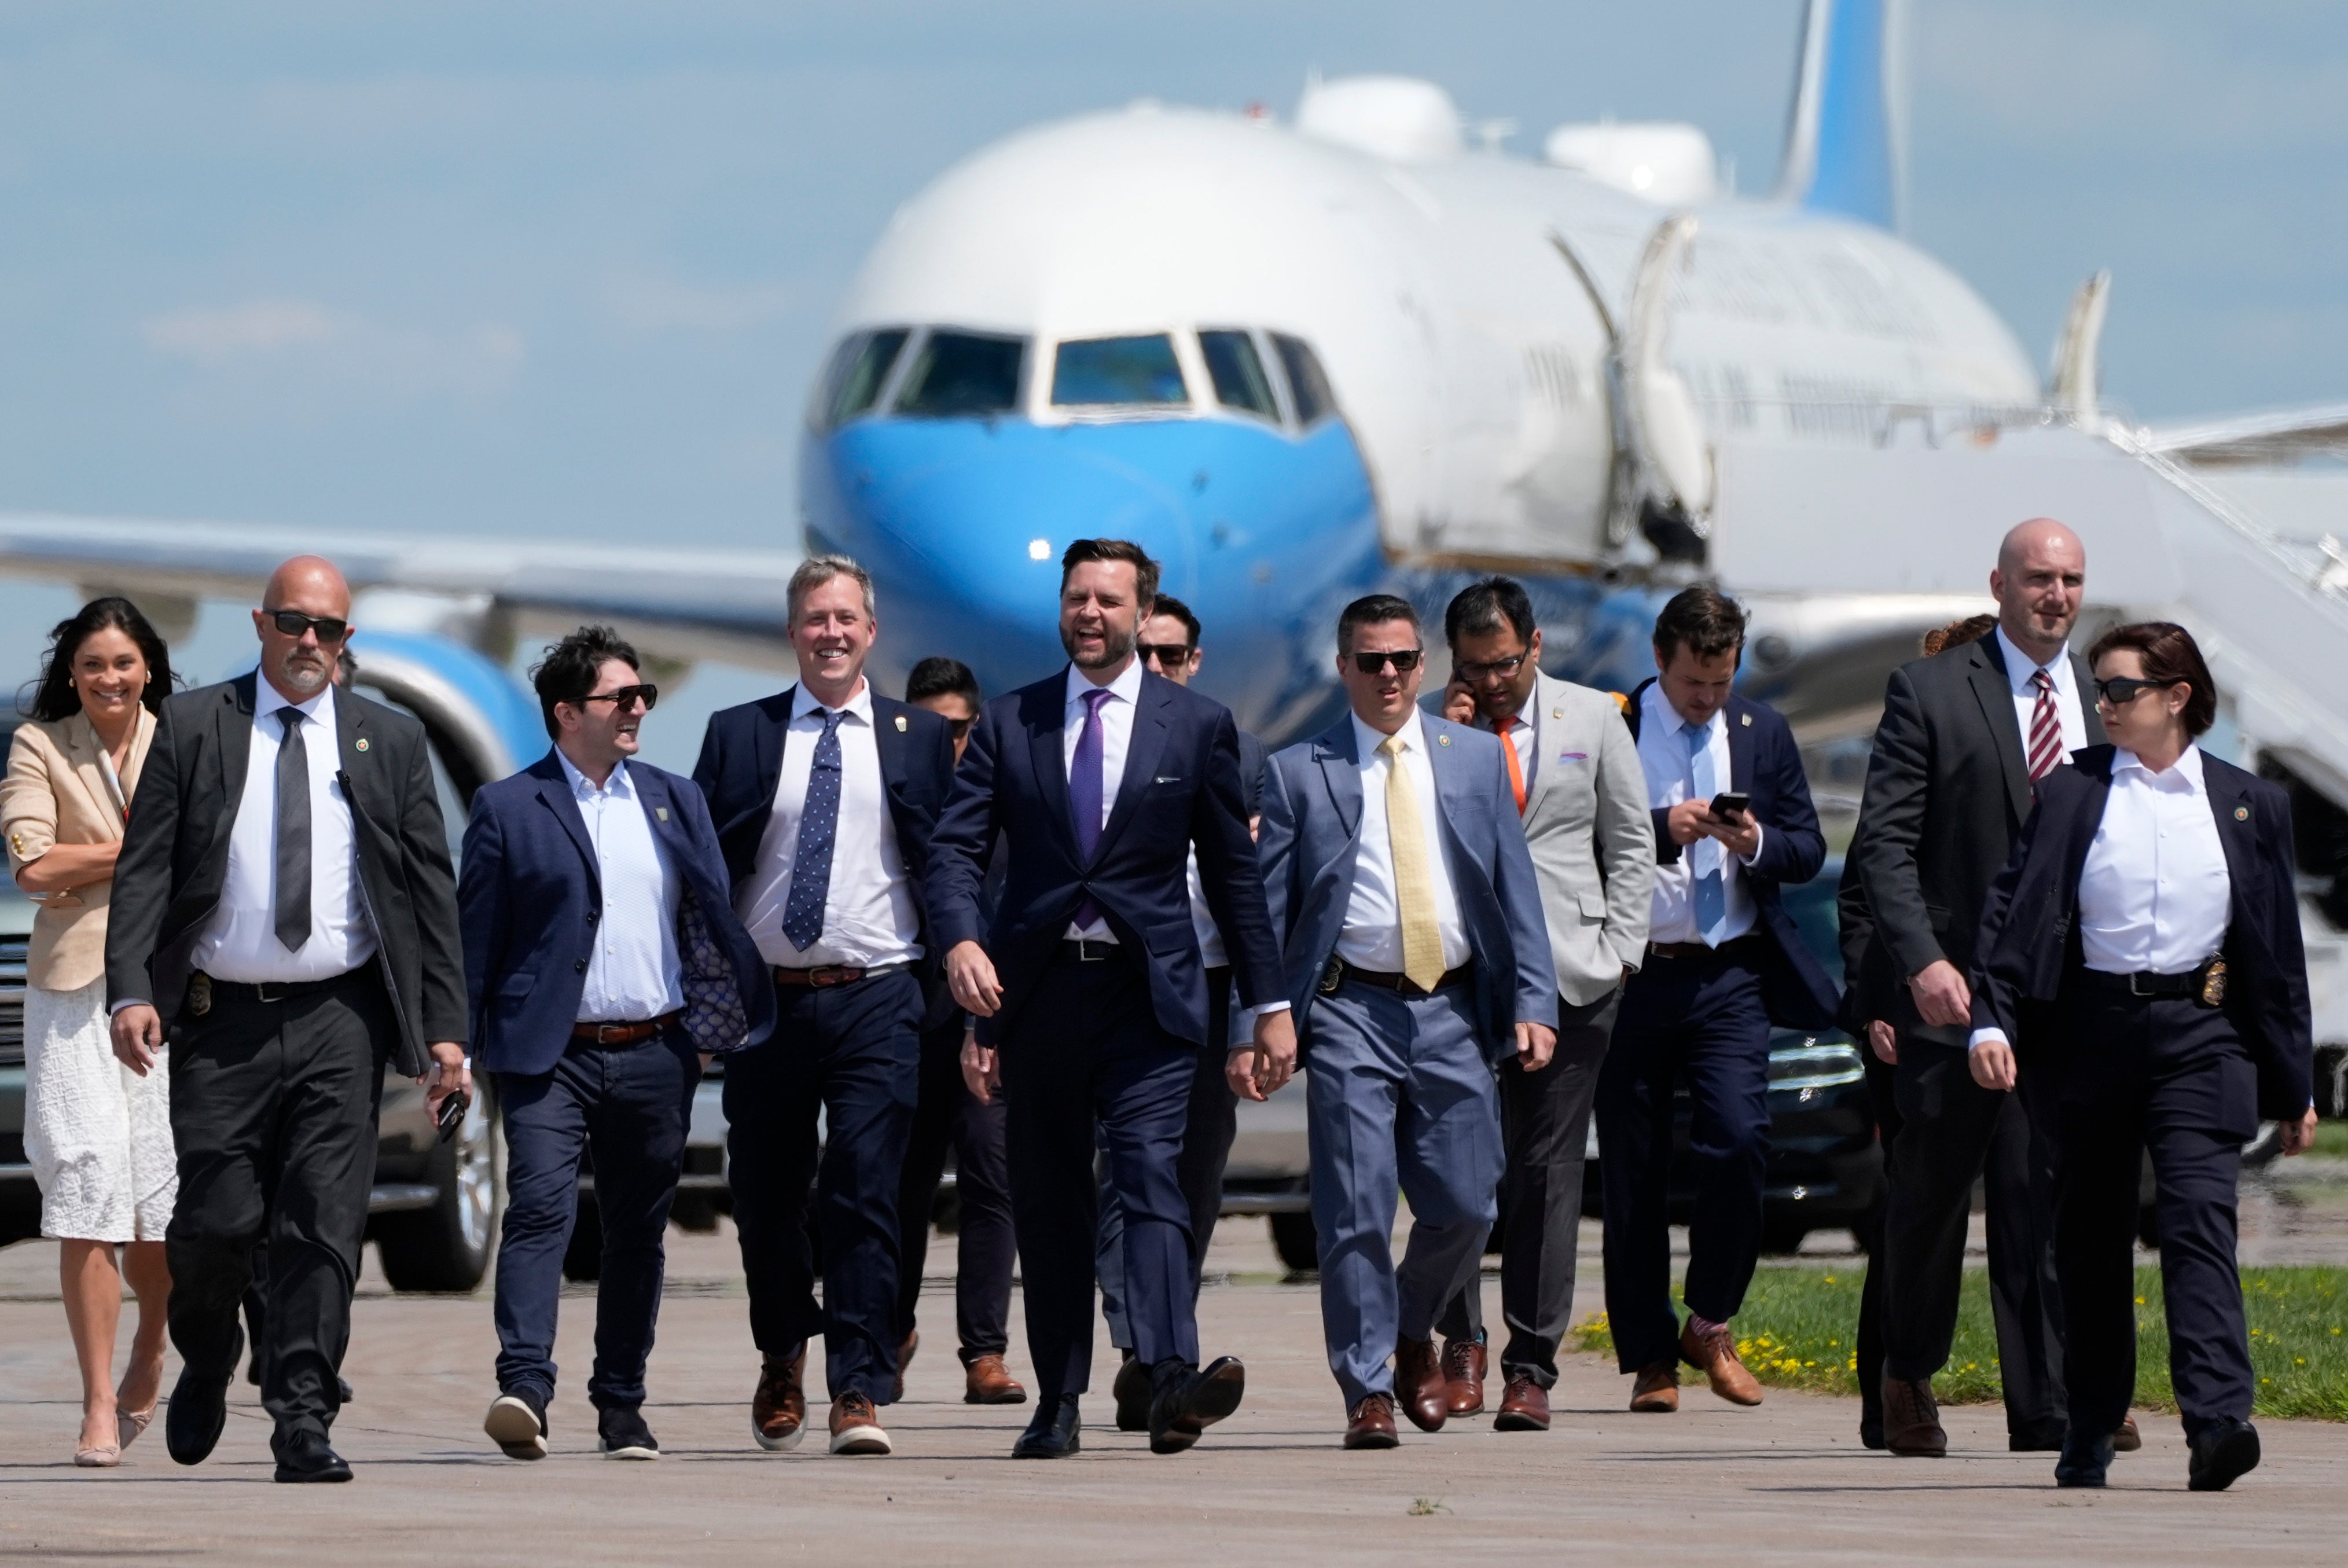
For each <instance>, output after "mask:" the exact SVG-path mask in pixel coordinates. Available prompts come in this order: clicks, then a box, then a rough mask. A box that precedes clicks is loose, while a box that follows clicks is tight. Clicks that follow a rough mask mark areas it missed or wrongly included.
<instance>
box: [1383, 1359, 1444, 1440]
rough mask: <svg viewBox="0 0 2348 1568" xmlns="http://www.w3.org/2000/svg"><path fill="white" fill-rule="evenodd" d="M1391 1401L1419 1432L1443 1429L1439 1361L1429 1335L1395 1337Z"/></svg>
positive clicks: (1441, 1383)
mask: <svg viewBox="0 0 2348 1568" xmlns="http://www.w3.org/2000/svg"><path fill="white" fill-rule="evenodd" d="M1394 1380H1395V1404H1397V1405H1400V1406H1401V1407H1402V1413H1403V1414H1404V1415H1406V1416H1408V1417H1409V1418H1410V1424H1411V1425H1412V1426H1414V1427H1416V1428H1417V1429H1419V1430H1420V1431H1422V1432H1439V1431H1441V1430H1442V1429H1443V1412H1444V1403H1443V1364H1442V1363H1441V1362H1439V1361H1437V1359H1436V1358H1435V1342H1434V1341H1433V1340H1430V1339H1410V1338H1406V1337H1402V1336H1397V1337H1396V1338H1395V1361H1394Z"/></svg>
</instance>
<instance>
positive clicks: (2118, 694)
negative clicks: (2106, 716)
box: [2096, 676, 2177, 707]
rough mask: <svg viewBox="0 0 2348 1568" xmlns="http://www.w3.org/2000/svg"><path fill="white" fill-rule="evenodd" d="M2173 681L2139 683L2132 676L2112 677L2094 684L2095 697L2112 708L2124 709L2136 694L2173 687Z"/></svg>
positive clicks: (2135, 697)
mask: <svg viewBox="0 0 2348 1568" xmlns="http://www.w3.org/2000/svg"><path fill="white" fill-rule="evenodd" d="M2176 684H2177V683H2176V682H2175V681H2140V680H2138V679H2137V678H2136V677H2135V676H2112V677H2111V678H2110V679H2109V680H2100V681H2097V682H2096V696H2099V697H2101V698H2103V699H2104V700H2105V701H2106V702H2107V703H2109V704H2111V706H2112V707H2127V705H2128V704H2130V703H2132V702H2134V701H2135V700H2136V699H2137V694H2138V693H2141V692H2146V691H2150V690H2152V689H2153V688H2155V687H2168V686H2175V685H2176Z"/></svg>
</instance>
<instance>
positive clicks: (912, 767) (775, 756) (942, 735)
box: [693, 686, 953, 1023]
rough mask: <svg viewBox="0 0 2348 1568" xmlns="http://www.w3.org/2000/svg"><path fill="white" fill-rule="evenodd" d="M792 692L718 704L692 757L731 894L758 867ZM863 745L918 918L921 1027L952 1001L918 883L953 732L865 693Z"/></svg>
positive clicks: (931, 717)
mask: <svg viewBox="0 0 2348 1568" xmlns="http://www.w3.org/2000/svg"><path fill="white" fill-rule="evenodd" d="M798 689H799V688H798V686H787V687H785V688H784V689H783V690H781V691H778V692H777V693H776V694H775V695H774V696H762V697H760V698H759V699H758V700H757V701H756V702H746V703H744V704H742V705H741V706H740V707H729V708H724V709H721V710H720V711H718V712H716V713H713V714H711V715H710V716H709V727H708V729H707V730H706V731H705V733H704V734H703V736H702V738H701V760H700V761H698V762H696V763H695V764H694V765H693V781H694V782H695V784H697V785H699V786H700V787H701V792H702V793H703V794H704V795H705V796H707V797H708V798H709V815H710V817H711V818H712V820H715V821H716V824H717V842H718V845H719V847H720V848H721V849H722V850H723V851H725V856H726V875H727V877H728V878H730V879H731V885H732V888H733V891H734V892H735V893H736V894H737V895H738V894H739V893H740V892H741V890H742V885H743V883H745V882H747V881H749V879H750V874H751V872H753V871H755V870H756V869H757V860H758V841H759V840H760V838H762V837H763V836H764V835H765V833H766V831H767V818H768V817H769V816H770V815H772V813H773V811H774V809H775V787H776V785H777V784H778V782H779V781H780V780H781V779H782V776H783V744H784V742H785V740H786V739H788V735H789V729H790V722H791V704H792V703H793V702H794V701H796V700H797V699H798ZM872 739H873V747H874V749H875V750H877V751H879V752H880V786H881V788H882V789H883V790H885V791H886V792H887V794H888V797H889V819H890V821H891V823H892V824H893V825H894V826H895V828H896V830H897V854H898V857H899V858H900V859H901V860H902V861H904V865H905V882H906V885H907V886H908V887H910V888H911V890H912V894H913V907H914V909H915V911H916V912H917V913H919V915H920V918H921V923H922V924H921V932H922V984H923V985H924V986H925V988H926V989H927V990H928V992H929V995H930V1012H931V1016H930V1018H929V1019H928V1020H927V1022H930V1023H936V1022H938V1021H939V1019H940V1017H941V1016H942V1013H944V1012H948V1011H951V1010H952V1008H953V999H952V998H951V997H950V996H947V995H945V987H944V986H943V985H942V984H940V983H939V979H938V976H939V975H940V974H941V973H942V971H941V968H940V965H942V962H943V958H944V954H943V952H942V946H941V944H940V943H939V942H938V940H937V936H936V934H935V932H934V931H933V930H932V923H931V920H930V913H929V899H928V897H927V896H926V893H925V889H924V883H925V881H926V878H927V875H928V872H929V864H930V835H931V833H932V831H933V830H935V829H936V827H937V822H938V813H939V811H940V810H942V809H943V808H944V806H945V803H946V791H947V790H948V789H950V788H952V786H953V726H952V725H949V724H948V723H947V722H946V721H945V720H944V719H942V718H941V717H938V716H937V715H936V714H934V713H932V712H931V711H930V710H929V709H928V708H925V707H913V706H911V704H909V703H901V702H899V701H897V700H896V699H895V698H894V697H887V696H881V695H880V692H879V691H877V690H876V691H874V692H873V693H872Z"/></svg>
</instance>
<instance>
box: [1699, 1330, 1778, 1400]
mask: <svg viewBox="0 0 2348 1568" xmlns="http://www.w3.org/2000/svg"><path fill="white" fill-rule="evenodd" d="M1680 1354H1681V1355H1682V1356H1684V1357H1687V1363H1688V1365H1689V1366H1691V1367H1701V1368H1703V1370H1704V1377H1706V1378H1707V1379H1709V1380H1710V1381H1711V1383H1712V1391H1713V1392H1714V1393H1715V1394H1717V1395H1719V1396H1720V1397H1721V1398H1724V1399H1725V1400H1727V1401H1728V1402H1729V1403H1730V1404H1732V1405H1757V1404H1759V1403H1760V1402H1761V1384H1760V1381H1759V1379H1757V1378H1756V1377H1754V1376H1753V1374H1752V1373H1750V1372H1747V1371H1746V1369H1745V1363H1744V1362H1742V1361H1739V1360H1738V1359H1737V1358H1736V1338H1735V1336H1734V1335H1732V1334H1730V1333H1729V1332H1728V1326H1727V1325H1726V1324H1723V1325H1721V1326H1719V1327H1718V1328H1715V1329H1714V1330H1713V1331H1712V1332H1711V1333H1709V1334H1702V1335H1700V1334H1698V1333H1697V1332H1696V1331H1695V1319H1694V1318H1693V1317H1691V1318H1689V1319H1688V1325H1687V1326H1686V1327H1685V1328H1683V1329H1681V1330H1680Z"/></svg>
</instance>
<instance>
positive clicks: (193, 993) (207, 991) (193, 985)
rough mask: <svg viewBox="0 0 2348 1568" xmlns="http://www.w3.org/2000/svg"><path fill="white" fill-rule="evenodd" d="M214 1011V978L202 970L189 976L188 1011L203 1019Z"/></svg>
mask: <svg viewBox="0 0 2348 1568" xmlns="http://www.w3.org/2000/svg"><path fill="white" fill-rule="evenodd" d="M211 1010H212V977H211V975H207V974H205V973H204V972H203V971H202V970H201V969H199V970H197V971H196V972H195V973H194V974H193V975H189V976H188V1011H189V1012H191V1013H193V1014H194V1015H195V1016H197V1017H199V1018H201V1017H202V1016H204V1015H205V1014H206V1013H209V1012H211Z"/></svg>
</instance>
